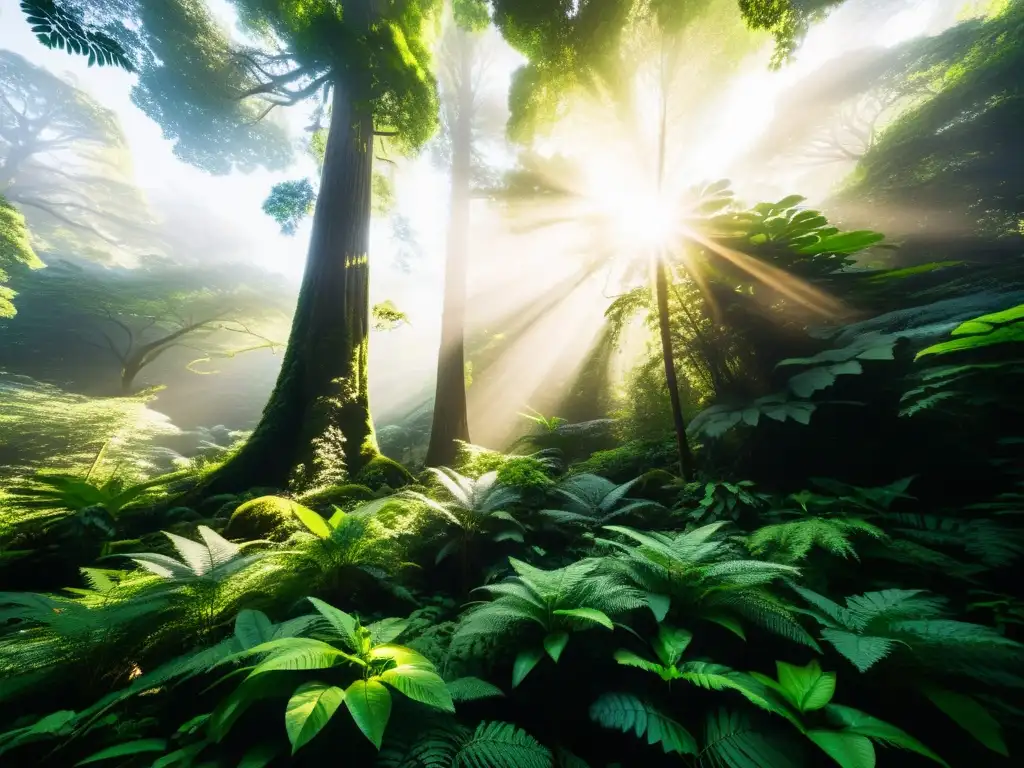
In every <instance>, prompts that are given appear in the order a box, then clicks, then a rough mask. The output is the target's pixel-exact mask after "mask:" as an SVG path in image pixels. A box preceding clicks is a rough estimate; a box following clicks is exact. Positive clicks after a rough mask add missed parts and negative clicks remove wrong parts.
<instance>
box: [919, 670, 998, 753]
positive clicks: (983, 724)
mask: <svg viewBox="0 0 1024 768" xmlns="http://www.w3.org/2000/svg"><path fill="white" fill-rule="evenodd" d="M922 691H923V693H924V695H925V696H927V697H928V700H929V701H931V703H932V704H934V705H935V706H936V707H938V708H939V709H941V710H942V711H943V712H944V713H946V714H947V715H949V717H950V718H951V719H952V720H953V722H955V723H956V724H957V725H959V726H960V727H961V728H963V729H964V730H965V731H967V732H968V733H969V734H971V736H973V737H974V738H975V739H977V740H978V741H980V742H981V743H982V744H984V745H985V746H986V747H988V748H989V749H991V750H992V751H993V752H998V753H999V754H1000V755H1002V756H1003V757H1009V756H1010V753H1009V750H1007V748H1006V742H1005V741H1003V734H1002V729H1001V728H1000V726H999V723H998V721H997V720H996V719H995V718H994V717H992V715H991V714H989V711H988V710H987V709H985V708H984V707H983V706H981V704H979V703H978V702H977V701H976V700H975V699H972V698H971V697H970V696H965V695H964V694H962V693H954V692H953V691H947V690H945V689H943V688H938V687H935V686H931V685H929V686H925V687H924V688H922Z"/></svg>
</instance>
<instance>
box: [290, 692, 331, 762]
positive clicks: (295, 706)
mask: <svg viewBox="0 0 1024 768" xmlns="http://www.w3.org/2000/svg"><path fill="white" fill-rule="evenodd" d="M344 698H345V691H343V690H342V689H341V688H339V687H338V686H336V685H325V684H324V683H318V682H311V683H304V684H303V685H300V686H299V687H298V688H296V689H295V693H294V694H292V697H291V698H290V699H289V700H288V706H287V707H286V708H285V711H284V727H285V730H286V731H288V741H290V742H291V744H292V754H293V755H294V754H295V753H296V752H297V751H298V750H299V748H300V747H302V746H303V745H305V744H306V743H307V742H308V741H309V740H310V739H312V738H313V737H314V736H316V735H317V734H318V733H320V731H321V730H323V727H324V726H325V725H327V722H328V721H329V720H330V719H331V718H332V717H333V716H334V713H335V712H337V711H338V707H340V706H341V702H342V701H343V700H344Z"/></svg>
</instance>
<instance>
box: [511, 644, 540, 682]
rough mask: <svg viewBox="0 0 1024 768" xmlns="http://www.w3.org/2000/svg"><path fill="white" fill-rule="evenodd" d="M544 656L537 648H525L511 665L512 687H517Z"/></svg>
mask: <svg viewBox="0 0 1024 768" xmlns="http://www.w3.org/2000/svg"><path fill="white" fill-rule="evenodd" d="M543 656H544V651H542V650H540V649H538V648H527V649H525V650H522V651H520V652H519V654H518V655H517V656H516V660H515V662H514V663H513V664H512V687H513V688H515V687H517V686H518V685H519V684H520V683H521V682H523V680H525V679H526V676H527V675H528V674H530V672H531V671H532V670H533V668H534V667H535V666H537V662H539V661H540V660H541V658H542V657H543Z"/></svg>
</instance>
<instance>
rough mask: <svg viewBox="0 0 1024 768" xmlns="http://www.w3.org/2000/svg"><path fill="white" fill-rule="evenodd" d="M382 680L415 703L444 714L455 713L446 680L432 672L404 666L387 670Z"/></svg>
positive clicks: (421, 668)
mask: <svg viewBox="0 0 1024 768" xmlns="http://www.w3.org/2000/svg"><path fill="white" fill-rule="evenodd" d="M380 679H381V680H382V681H383V682H385V683H387V684H388V685H390V686H391V687H393V688H397V689H398V690H399V691H401V692H402V693H404V694H405V695H406V696H408V697H409V698H410V699H412V700H413V701H418V702H420V703H421V704H426V705H428V706H431V707H434V708H435V709H440V710H442V711H444V712H454V711H455V704H454V703H452V695H451V694H450V693H449V692H448V688H447V687H446V686H445V684H444V680H443V679H441V676H440V675H438V674H437V673H436V672H434V671H432V670H428V669H424V668H423V667H418V666H411V665H402V666H397V667H391V669H388V670H385V671H384V672H383V673H382V674H381V675H380Z"/></svg>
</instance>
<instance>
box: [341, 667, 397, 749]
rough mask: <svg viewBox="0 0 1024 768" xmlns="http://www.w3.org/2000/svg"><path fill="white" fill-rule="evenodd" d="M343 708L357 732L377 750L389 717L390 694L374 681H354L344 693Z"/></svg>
mask: <svg viewBox="0 0 1024 768" xmlns="http://www.w3.org/2000/svg"><path fill="white" fill-rule="evenodd" d="M345 706H347V707H348V711H349V713H350V714H351V715H352V719H353V720H355V721H356V725H357V726H358V727H359V730H360V731H362V732H363V735H364V736H366V738H368V739H369V740H370V742H371V743H372V744H373V746H375V747H376V748H377V749H380V743H381V740H382V739H383V738H384V729H385V728H387V727H388V718H390V717H391V694H390V693H388V689H387V688H385V687H384V686H383V685H382V684H381V683H379V682H378V681H376V680H356V681H355V682H354V683H352V685H350V686H349V687H348V688H347V689H346V691H345Z"/></svg>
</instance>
